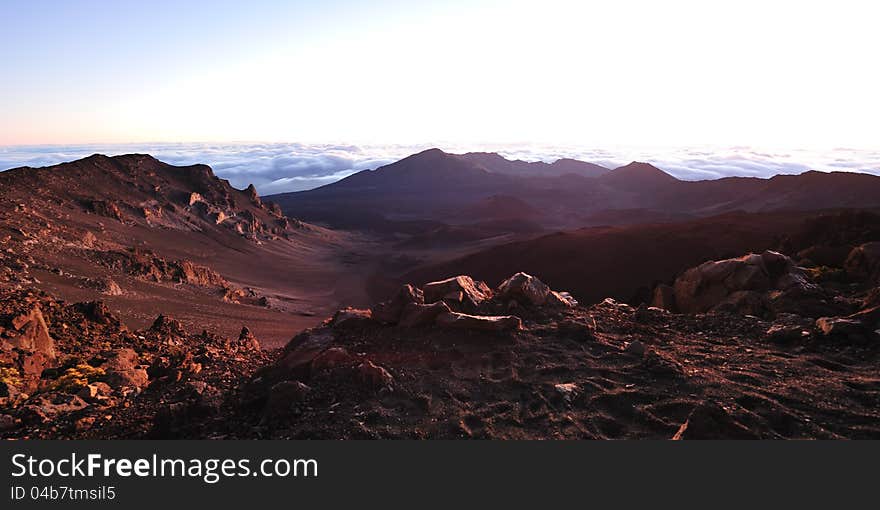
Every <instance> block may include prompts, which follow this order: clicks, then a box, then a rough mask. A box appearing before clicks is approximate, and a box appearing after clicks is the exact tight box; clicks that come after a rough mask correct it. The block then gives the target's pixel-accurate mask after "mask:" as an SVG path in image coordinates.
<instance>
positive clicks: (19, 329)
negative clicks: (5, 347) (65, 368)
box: [6, 304, 55, 359]
mask: <svg viewBox="0 0 880 510" xmlns="http://www.w3.org/2000/svg"><path fill="white" fill-rule="evenodd" d="M11 326H12V328H11V329H9V330H7V335H8V338H7V339H6V340H7V341H8V342H9V343H10V344H11V345H12V346H13V347H18V348H19V349H22V350H25V351H31V352H36V353H39V354H43V355H45V356H47V357H49V358H51V359H54V358H55V340H54V339H53V338H52V337H51V336H50V335H49V328H48V327H47V326H46V320H45V319H44V318H43V312H42V311H41V310H40V307H39V305H37V304H34V305H32V306H31V307H30V309H29V310H28V311H26V312H24V313H22V314H20V315H17V316H15V317H13V318H12V321H11Z"/></svg>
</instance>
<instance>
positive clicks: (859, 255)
mask: <svg viewBox="0 0 880 510" xmlns="http://www.w3.org/2000/svg"><path fill="white" fill-rule="evenodd" d="M843 267H844V269H845V270H846V272H847V274H848V275H849V276H850V278H853V279H856V280H861V281H868V282H871V283H875V284H876V283H880V242H873V243H865V244H863V245H861V246H856V247H855V248H853V249H852V251H851V252H850V253H849V255H848V256H847V258H846V262H844V266H843Z"/></svg>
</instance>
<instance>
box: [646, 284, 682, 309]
mask: <svg viewBox="0 0 880 510" xmlns="http://www.w3.org/2000/svg"><path fill="white" fill-rule="evenodd" d="M651 306H654V307H657V308H662V309H664V310H669V311H670V312H674V311H676V307H675V290H674V289H673V288H672V287H671V286H670V285H666V284H664V283H661V284H660V285H658V286H657V287H655V288H654V294H653V296H652V297H651Z"/></svg>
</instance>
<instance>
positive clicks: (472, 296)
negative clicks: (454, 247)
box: [422, 275, 492, 311]
mask: <svg viewBox="0 0 880 510" xmlns="http://www.w3.org/2000/svg"><path fill="white" fill-rule="evenodd" d="M422 291H423V292H424V296H425V303H435V302H437V301H441V300H442V301H446V302H447V303H449V304H450V305H452V306H454V307H461V308H462V309H463V310H471V311H474V310H476V308H477V307H478V306H480V304H481V303H483V301H486V300H487V299H490V298H491V297H492V290H491V289H490V288H489V286H488V285H486V284H485V283H484V282H475V281H474V280H473V278H471V277H470V276H463V275H462V276H455V277H452V278H447V279H445V280H441V281H438V282H431V283H426V284H425V285H424V286H423V287H422Z"/></svg>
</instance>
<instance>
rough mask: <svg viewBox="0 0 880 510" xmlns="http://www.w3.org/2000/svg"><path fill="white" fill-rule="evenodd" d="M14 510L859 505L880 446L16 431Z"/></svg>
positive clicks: (7, 463)
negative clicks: (152, 436) (201, 437)
mask: <svg viewBox="0 0 880 510" xmlns="http://www.w3.org/2000/svg"><path fill="white" fill-rule="evenodd" d="M0 444H2V446H0V450H2V462H3V475H4V480H5V483H4V488H3V490H4V491H5V495H4V496H3V500H4V504H3V508H10V509H13V508H114V507H118V508H158V507H162V506H165V507H168V508H183V507H189V506H190V505H211V507H214V508H240V507H242V506H243V505H253V504H255V503H264V504H265V503H270V504H276V505H277V504H283V505H284V506H285V507H287V508H292V507H295V506H296V507H301V506H303V505H317V506H319V507H320V508H325V507H329V506H332V507H337V506H341V505H343V504H356V505H362V506H363V507H365V508H373V507H405V508H413V507H419V506H422V505H424V504H430V505H431V506H436V505H438V504H446V505H454V506H455V507H459V508H472V507H474V506H476V505H485V506H486V507H487V508H498V507H500V506H501V505H514V506H516V507H521V506H523V505H526V504H535V505H542V506H546V505H548V504H550V503H552V502H562V501H567V502H570V503H571V504H576V505H578V507H583V508H588V507H591V506H596V505H600V506H601V507H614V508H617V507H622V508H628V507H632V506H635V505H637V504H639V505H641V504H649V505H651V506H652V507H656V506H657V505H660V504H663V505H684V506H701V507H711V506H714V505H716V504H722V503H723V504H724V505H725V506H727V505H731V504H737V505H742V507H743V508H751V507H767V506H769V505H770V504H780V505H783V506H782V507H789V508H790V507H793V506H794V505H796V504H798V505H799V504H809V505H810V506H814V505H816V504H827V505H829V506H833V507H838V508H840V507H849V506H850V505H848V504H847V503H851V504H853V505H854V504H856V503H857V502H858V501H859V500H860V498H867V497H869V496H871V493H872V488H873V482H874V478H875V470H874V469H873V468H872V467H871V466H872V464H873V461H874V460H875V459H877V458H878V453H880V450H878V446H877V445H878V443H875V442H870V443H869V442H861V443H846V442H817V443H806V442H788V443H782V442H778V443H776V442H692V443H686V442H650V441H648V442H446V441H431V442H410V441H402V442H360V441H349V442H342V441H336V442H302V441H290V442H283V441H230V442H221V441H179V442H174V441H167V442H166V441H156V442H152V441H127V442H73V441H68V442H63V441H59V442H48V441H47V442H40V441H22V442H14V441H5V442H3V443H0Z"/></svg>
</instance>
